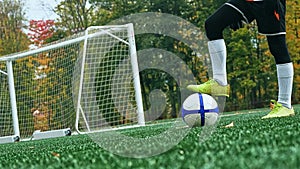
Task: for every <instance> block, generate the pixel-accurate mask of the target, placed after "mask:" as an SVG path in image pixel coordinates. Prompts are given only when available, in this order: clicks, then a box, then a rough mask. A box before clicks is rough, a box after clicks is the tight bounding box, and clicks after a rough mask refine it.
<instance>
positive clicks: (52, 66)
mask: <svg viewBox="0 0 300 169" xmlns="http://www.w3.org/2000/svg"><path fill="white" fill-rule="evenodd" d="M0 78H1V85H0V143H1V142H10V140H11V141H17V140H18V139H19V138H21V140H22V139H26V138H32V137H33V138H35V139H40V138H48V137H57V136H63V135H64V134H65V135H70V132H69V130H77V131H78V132H79V133H87V132H97V131H102V130H110V129H119V128H127V127H133V126H143V125H145V120H144V112H143V102H142V96H141V89H140V79H139V70H138V63H137V56H136V47H135V39H134V29H133V25H132V24H125V25H112V26H93V27H89V28H88V29H87V30H86V31H85V32H82V33H79V34H76V35H73V36H71V37H68V38H65V39H62V40H60V41H58V42H53V43H51V44H48V45H46V46H43V47H41V48H38V49H34V50H29V51H25V52H21V53H14V54H10V55H6V56H2V57H0ZM1 140H3V141H1Z"/></svg>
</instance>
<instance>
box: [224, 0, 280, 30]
mask: <svg viewBox="0 0 300 169" xmlns="http://www.w3.org/2000/svg"><path fill="white" fill-rule="evenodd" d="M274 1H275V0H274ZM264 3H265V1H254V2H247V1H246V0H229V1H228V2H227V3H225V4H226V5H229V6H231V7H233V8H234V9H236V10H237V11H238V12H240V13H241V14H242V16H243V18H244V19H243V20H244V21H245V22H247V23H250V22H252V21H253V20H256V22H257V26H258V32H259V33H261V34H264V35H270V36H271V35H279V34H286V27H285V10H286V8H285V4H283V3H282V2H280V1H279V0H278V7H277V8H276V10H275V11H276V12H275V11H274V12H273V10H271V11H270V9H269V11H270V12H267V10H268V9H266V8H267V7H266V6H265V4H264Z"/></svg>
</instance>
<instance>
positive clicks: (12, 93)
mask: <svg viewBox="0 0 300 169" xmlns="http://www.w3.org/2000/svg"><path fill="white" fill-rule="evenodd" d="M105 28H109V29H119V28H123V29H124V28H127V32H125V36H126V33H127V37H126V38H128V39H127V40H123V39H121V38H118V37H117V36H115V35H114V34H112V33H110V32H108V31H105ZM91 29H104V30H103V31H98V32H94V33H91V34H89V30H91ZM83 33H84V36H79V37H75V38H73V39H66V40H65V41H59V42H58V43H53V44H50V45H46V46H43V47H41V48H37V49H33V50H28V51H24V52H20V53H14V54H9V55H5V56H2V57H0V62H3V63H4V64H6V72H5V71H2V70H0V73H1V74H4V75H6V76H7V82H6V83H8V88H9V91H8V95H9V97H10V98H9V100H10V105H9V107H10V109H11V117H12V122H11V123H12V124H11V128H12V134H8V135H5V136H1V137H0V144H1V143H9V142H15V141H22V140H26V138H25V139H23V138H21V133H20V124H19V120H21V119H19V118H20V117H19V115H18V103H17V98H16V97H17V96H16V89H15V81H14V80H15V79H14V75H15V73H14V72H13V62H14V61H15V60H18V59H21V58H24V57H27V56H30V55H35V54H36V53H42V52H47V51H50V50H53V49H57V48H60V47H63V46H67V45H69V44H72V43H79V42H81V43H83V46H84V48H83V52H82V53H80V55H82V56H80V57H82V59H83V61H82V63H81V65H80V66H81V70H80V71H81V72H80V73H81V74H80V81H79V83H80V86H79V88H78V91H75V92H78V93H77V94H78V98H76V99H77V103H76V105H75V104H74V107H75V108H74V110H75V112H73V113H74V115H75V119H74V120H75V124H74V128H75V130H76V131H77V133H79V134H85V133H89V132H99V131H107V130H116V129H126V128H132V127H139V126H145V117H144V110H143V101H142V94H141V86H140V77H139V68H138V61H137V52H136V45H135V35H134V28H133V24H132V23H128V24H124V25H107V26H92V27H89V28H87V29H86V30H85V32H83ZM103 33H105V34H106V35H109V36H111V37H113V38H116V39H118V40H119V41H120V42H122V43H125V44H126V45H128V47H129V48H128V50H129V55H130V56H129V57H130V62H131V63H130V64H131V71H132V72H131V76H132V77H133V88H134V93H135V96H134V97H135V102H136V117H137V118H136V119H137V121H136V122H135V124H130V125H128V126H118V127H116V128H115V127H112V128H111V129H107V128H105V129H99V130H97V131H95V130H94V131H91V130H90V129H88V131H87V132H81V131H80V130H79V128H78V124H79V117H80V115H82V117H83V119H85V116H84V112H83V111H82V109H81V106H80V98H81V92H82V83H83V78H84V70H85V69H84V66H85V65H84V59H85V55H86V50H87V49H86V47H87V42H88V39H89V38H92V37H96V36H99V35H101V34H103ZM76 90H77V89H76ZM73 92H74V91H73ZM85 122H86V120H85ZM136 123H137V124H136ZM86 124H88V123H87V122H86ZM87 127H89V126H88V125H87ZM74 128H73V129H74ZM70 133H71V129H70V128H61V129H58V130H53V129H52V130H49V131H43V132H35V133H32V137H33V139H46V138H55V137H61V136H67V135H70ZM72 133H73V132H72Z"/></svg>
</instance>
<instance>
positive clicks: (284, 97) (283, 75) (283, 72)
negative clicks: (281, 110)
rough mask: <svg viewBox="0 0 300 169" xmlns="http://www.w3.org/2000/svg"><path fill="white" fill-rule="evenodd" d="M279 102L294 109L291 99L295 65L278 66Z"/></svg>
mask: <svg viewBox="0 0 300 169" xmlns="http://www.w3.org/2000/svg"><path fill="white" fill-rule="evenodd" d="M276 68H277V78H278V88H279V93H278V102H279V103H281V104H282V105H283V106H285V107H287V108H292V105H291V97H292V88H293V77H294V67H293V63H285V64H277V65H276Z"/></svg>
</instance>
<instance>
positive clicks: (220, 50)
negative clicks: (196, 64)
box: [208, 39, 227, 85]
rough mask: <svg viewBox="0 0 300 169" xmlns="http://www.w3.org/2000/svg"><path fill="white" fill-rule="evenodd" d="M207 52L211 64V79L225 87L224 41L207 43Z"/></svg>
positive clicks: (225, 53)
mask: <svg viewBox="0 0 300 169" xmlns="http://www.w3.org/2000/svg"><path fill="white" fill-rule="evenodd" d="M208 50H209V55H210V59H211V63H212V71H213V79H215V80H217V81H218V82H219V83H220V84H221V85H227V72H226V55H227V52H226V45H225V41H224V39H218V40H213V41H209V42H208Z"/></svg>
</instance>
